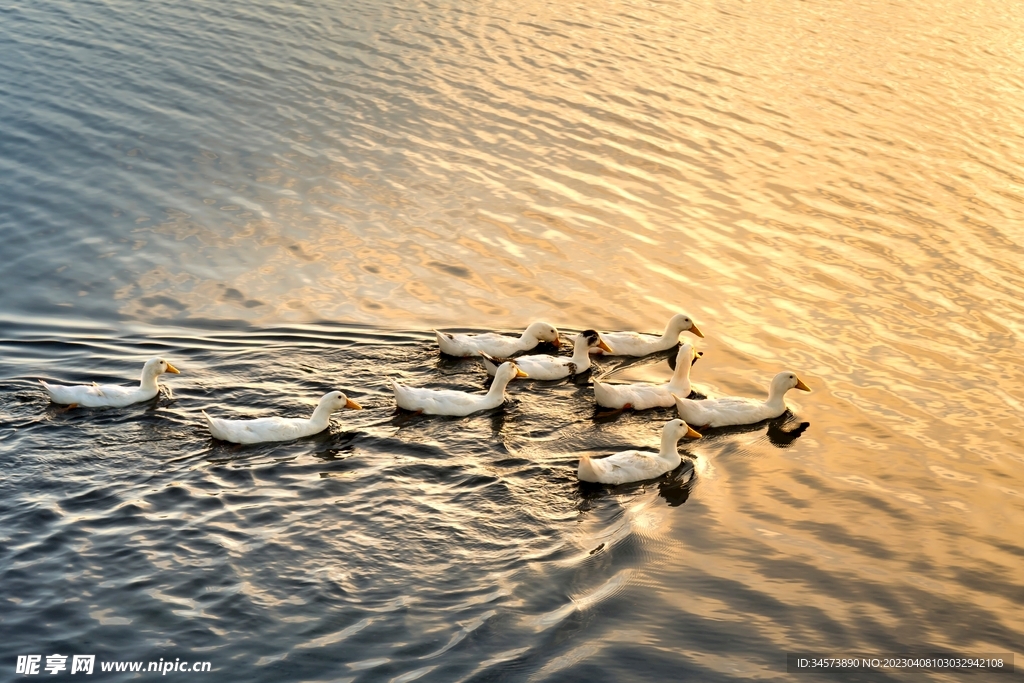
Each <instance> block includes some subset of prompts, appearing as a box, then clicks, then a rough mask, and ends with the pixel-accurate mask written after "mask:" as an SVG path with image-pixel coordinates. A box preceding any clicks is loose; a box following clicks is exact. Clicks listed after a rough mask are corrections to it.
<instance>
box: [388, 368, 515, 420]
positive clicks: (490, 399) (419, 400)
mask: <svg viewBox="0 0 1024 683" xmlns="http://www.w3.org/2000/svg"><path fill="white" fill-rule="evenodd" d="M517 376H518V377H526V373H524V372H522V371H521V370H520V369H519V368H518V367H516V365H515V363H512V362H511V361H506V362H505V363H502V364H501V367H499V368H498V372H497V373H496V374H495V376H494V381H493V382H492V383H491V388H490V389H489V390H488V391H487V393H484V394H470V393H468V392H465V391H456V390H454V389H420V388H417V387H407V386H404V385H402V384H399V383H398V382H396V381H394V380H391V386H392V388H393V389H394V391H395V402H396V403H397V404H398V407H399V408H403V409H405V410H412V411H415V412H421V413H426V414H427V415H454V416H457V417H462V416H465V415H469V414H471V413H476V412H479V411H481V410H490V409H492V408H497V407H498V406H500V405H501V404H502V403H504V402H505V387H507V386H508V383H509V382H511V381H512V379H513V378H514V377H517Z"/></svg>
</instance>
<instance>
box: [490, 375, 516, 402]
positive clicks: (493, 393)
mask: <svg viewBox="0 0 1024 683" xmlns="http://www.w3.org/2000/svg"><path fill="white" fill-rule="evenodd" d="M511 381H512V378H511V377H508V378H506V379H503V380H502V379H498V378H497V377H495V378H494V381H493V382H491V388H490V389H488V390H487V397H488V398H490V399H496V398H500V399H501V400H503V401H504V400H505V387H507V386H508V383H509V382H511Z"/></svg>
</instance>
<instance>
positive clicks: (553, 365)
mask: <svg viewBox="0 0 1024 683" xmlns="http://www.w3.org/2000/svg"><path fill="white" fill-rule="evenodd" d="M591 346H597V347H600V348H603V349H605V350H608V351H610V350H611V349H610V348H609V346H608V345H607V344H605V343H604V340H602V339H601V335H599V334H598V333H597V332H596V331H595V330H586V331H584V332H580V333H579V334H578V335H576V340H575V341H574V342H573V347H572V358H566V357H565V356H552V355H548V354H538V355H535V356H519V357H518V358H516V359H515V362H516V365H517V366H519V369H520V370H522V371H523V372H525V373H526V374H527V375H529V376H530V379H540V380H554V379H563V378H565V377H569V376H571V375H578V374H579V373H581V372H586V371H587V370H589V369H590V365H591V363H590V347H591ZM480 356H481V358H482V359H483V361H484V367H485V368H487V374H488V375H491V376H492V377H493V376H494V373H495V372H497V371H498V367H500V366H501V364H502V363H503V362H505V361H506V360H508V359H507V358H492V357H491V356H490V355H488V354H486V353H482V354H480Z"/></svg>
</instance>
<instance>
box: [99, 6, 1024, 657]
mask: <svg viewBox="0 0 1024 683" xmlns="http://www.w3.org/2000/svg"><path fill="white" fill-rule="evenodd" d="M456 9H457V11H456ZM1021 19H1022V16H1021V9H1020V7H1019V6H1017V5H1010V4H1001V3H996V4H990V5H985V6H979V5H977V4H976V3H968V2H941V3H938V4H936V3H924V2H914V3H893V2H882V3H877V2H876V3H868V2H855V3H845V4H825V3H801V4H800V5H799V6H794V5H792V4H791V3H782V2H767V3H751V2H740V1H736V2H725V3H693V4H685V5H666V4H648V5H636V4H632V3H625V2H611V1H609V2H601V3H588V4H585V5H584V4H576V5H566V4H564V3H562V4H558V5H548V4H542V3H522V2H518V3H503V2H498V3H490V4H487V5H483V6H473V7H459V8H456V7H454V6H447V7H445V8H438V9H437V11H436V12H425V13H423V14H422V15H420V16H419V17H418V18H417V19H416V21H414V22H412V23H411V24H401V23H396V24H394V25H388V26H382V27H379V28H380V30H379V32H377V33H374V34H373V38H372V39H368V40H369V42H365V40H367V39H366V38H365V36H364V37H363V38H364V42H363V43H361V44H360V46H359V47H352V48H343V47H341V42H339V41H337V40H336V38H337V36H336V35H335V36H331V38H332V40H331V41H328V40H327V35H326V34H325V35H323V36H320V38H321V40H322V41H323V44H317V45H316V46H315V49H316V51H317V53H318V55H319V61H318V62H317V66H316V68H315V69H313V68H312V67H310V71H309V75H310V78H309V80H308V82H306V83H305V84H304V87H303V88H302V89H300V90H296V91H294V92H289V93H288V94H289V95H290V96H292V98H293V99H292V101H291V102H290V107H291V110H290V111H291V117H292V128H291V129H289V130H284V131H277V132H276V137H273V138H272V139H271V140H270V142H268V145H267V146H266V147H265V148H264V149H263V150H262V151H261V152H260V153H258V154H255V155H253V156H251V157H247V158H244V159H243V158H240V157H239V156H238V155H235V154H232V151H231V150H230V149H217V148H215V147H211V149H209V150H208V154H206V155H202V156H198V157H197V158H196V166H195V168H194V169H192V173H193V174H194V178H193V180H192V181H191V182H190V184H189V186H188V188H187V192H186V193H185V194H186V195H187V196H186V197H185V198H184V199H183V200H182V201H181V204H182V206H180V207H176V208H175V211H174V213H173V215H168V216H167V217H166V218H165V219H164V220H162V221H159V222H156V221H154V223H156V224H155V225H153V226H152V227H146V226H141V227H139V228H137V229H136V231H135V234H134V235H133V237H134V238H136V239H137V240H139V243H140V244H143V245H146V248H147V249H151V250H153V251H156V252H157V253H161V252H165V253H168V254H173V256H167V257H164V258H162V259H159V258H158V259H155V263H154V265H153V267H152V269H150V270H149V271H148V272H145V273H142V274H141V275H140V276H139V277H138V278H137V280H135V281H133V282H131V283H126V284H125V285H124V286H123V287H121V289H120V290H119V291H118V297H119V300H120V304H121V310H122V313H123V314H124V315H125V316H127V317H129V318H132V319H136V320H142V321H159V320H174V321H178V322H181V321H188V320H190V319H194V320H219V319H238V320H244V321H248V322H251V323H254V324H258V325H265V326H273V325H278V324H284V323H295V322H315V321H337V322H345V323H361V324H366V325H370V326H376V327H380V328H386V329H395V328H407V329H428V328H431V327H469V328H480V329H493V328H500V329H509V330H512V329H521V328H522V327H523V326H525V325H526V324H527V323H528V322H529V321H531V320H534V319H544V320H550V321H552V322H554V323H556V324H558V325H559V326H561V327H565V328H577V329H578V328H586V327H596V328H599V329H623V328H626V329H642V330H657V329H661V328H662V327H663V325H664V322H665V321H666V320H667V319H668V318H669V317H670V316H671V315H672V314H674V313H676V312H679V311H685V312H687V313H688V314H690V315H691V316H693V317H694V318H695V319H696V320H697V321H698V322H699V324H700V327H701V329H702V330H703V331H704V332H705V334H706V335H707V339H705V340H703V341H701V342H700V344H699V346H700V347H701V348H702V350H704V351H705V354H706V355H705V357H704V359H703V360H702V361H700V362H699V363H698V364H697V366H695V368H694V373H693V378H694V381H695V382H697V383H698V384H703V385H706V386H708V387H710V388H711V389H712V390H714V391H717V392H723V393H724V392H735V393H742V394H757V393H759V392H761V391H763V390H764V387H765V386H766V384H767V380H768V379H769V378H770V377H771V376H772V374H774V373H775V372H776V371H778V370H779V369H781V368H792V369H795V370H799V371H800V374H801V376H802V377H804V379H805V380H806V381H807V382H808V383H809V384H810V385H811V386H812V387H813V389H814V393H812V394H810V395H808V396H800V397H793V405H794V407H795V408H796V410H797V412H798V413H799V416H800V418H801V419H806V420H808V421H809V422H810V423H811V428H810V430H809V431H808V432H807V435H806V436H805V437H803V438H802V439H800V440H798V441H796V442H795V443H794V445H793V446H792V448H791V449H789V450H787V451H779V450H777V449H774V448H771V447H768V446H765V444H764V442H763V441H757V440H754V441H752V442H751V443H747V444H745V445H744V446H743V448H744V449H745V453H746V455H745V456H744V457H742V458H741V459H740V458H732V459H729V458H725V462H719V463H718V465H717V472H718V476H717V478H714V479H712V480H709V481H708V480H705V481H701V482H700V483H699V484H698V486H697V488H696V489H695V493H694V500H695V501H696V503H694V505H695V506H699V509H702V510H703V511H704V512H705V513H706V514H708V515H711V516H712V517H714V518H715V519H717V520H719V521H720V522H721V523H722V524H723V525H728V526H729V527H731V528H733V529H736V530H737V531H736V533H737V534H738V535H739V536H741V537H743V538H745V539H746V540H747V542H748V543H749V544H750V545H751V546H753V547H759V548H763V549H764V552H765V553H766V554H768V555H782V554H793V553H797V554H798V555H799V557H800V558H801V560H802V561H804V562H807V563H809V564H811V565H813V566H816V567H818V568H820V569H821V571H828V570H829V569H830V568H834V567H835V566H836V565H837V564H842V565H843V572H844V575H845V576H846V578H847V579H848V580H849V581H850V582H851V585H853V586H854V587H857V586H866V585H867V583H868V582H869V581H870V580H871V577H873V576H877V575H878V574H879V573H882V574H885V575H886V576H887V577H888V578H887V579H886V580H887V581H888V582H890V584H891V585H892V586H893V587H894V588H893V590H894V591H895V590H896V589H897V587H899V586H903V587H908V589H909V587H914V586H916V587H922V586H923V587H924V588H920V590H921V591H924V592H923V593H922V595H924V594H928V595H935V594H942V593H944V594H954V593H955V594H958V595H960V596H961V597H962V599H965V600H970V601H972V602H974V603H976V604H977V605H978V606H979V607H978V609H979V610H981V611H982V612H983V613H984V614H985V615H988V616H989V617H991V618H992V619H994V620H996V621H999V622H1000V623H1002V624H1003V625H1004V626H1005V627H1006V628H1009V629H1013V630H1015V631H1016V632H1017V633H1020V632H1022V631H1024V622H1022V621H1021V617H1020V616H1019V611H1018V610H1016V609H1015V607H1016V605H1015V604H1014V601H1013V599H1012V596H1013V594H1011V593H1008V592H1002V593H1000V592H999V591H998V590H995V589H993V590H991V591H990V590H986V589H984V588H983V587H979V586H977V585H972V586H965V585H964V577H965V576H968V575H970V574H971V572H977V571H981V570H982V569H984V570H985V571H987V572H990V573H992V574H995V575H998V576H1000V577H1002V579H1003V580H1004V581H1005V582H1006V584H1007V585H1018V586H1019V585H1020V584H1021V583H1022V582H1024V570H1022V569H1021V565H1020V563H1019V562H1016V561H1012V560H1013V557H1016V556H1014V555H1011V554H1009V553H1007V552H1005V551H1000V550H995V549H994V548H1000V547H1002V548H1015V549H1016V550H1015V551H1014V552H1016V553H1017V554H1018V555H1019V548H1020V541H1019V535H1020V534H1019V524H1018V523H1017V520H1019V518H1020V514H1021V512H1024V483H1022V468H1024V456H1022V453H1024V448H1022V447H1024V440H1022V438H1021V430H1020V425H1021V406H1022V404H1024V371H1022V370H1021V364H1020V358H1021V356H1022V353H1021V350H1022V349H1021V344H1020V339H1021V334H1022V332H1024V316H1022V314H1024V305H1022V303H1021V302H1022V301H1024V296H1022V295H1024V272H1022V270H1021V268H1020V265H1019V264H1020V263H1022V262H1024V233H1022V232H1021V230H1020V229H1019V226H1020V225H1021V219H1022V218H1024V211H1022V208H1024V207H1022V198H1024V188H1022V185H1024V182H1022V178H1021V176H1020V175H1019V171H1018V169H1019V168H1020V166H1021V162H1022V160H1024V147H1022V142H1021V141H1022V140H1024V136H1022V131H1024V109H1022V106H1021V104H1022V102H1021V99H1020V97H1019V94H1018V93H1019V92H1021V85H1022V84H1021V78H1020V58H1021V51H1020V41H1019V38H1018V35H1019V27H1020V26H1021V25H1022V24H1021ZM336 30H338V31H341V32H342V33H344V29H340V28H339V29H336ZM428 35H430V36H433V38H430V39H428V38H427V37H426V36H428ZM346 50H354V51H356V53H357V54H358V56H359V57H361V58H364V59H363V60H362V61H359V62H358V64H357V65H354V64H353V63H352V61H351V60H347V59H345V58H346V57H347V56H348V55H349V53H348V52H346ZM314 72H315V73H316V77H315V78H313V77H312V74H313V73H314ZM268 96H270V97H274V96H279V93H272V94H271V95H268ZM271 104H272V103H271ZM200 178H201V179H203V180H205V181H208V182H209V183H211V185H210V186H205V185H204V184H203V183H200V182H198V179H200ZM232 197H233V198H234V199H231V198H232ZM206 201H210V202H211V203H210V204H206V203H204V202H206ZM168 247H171V248H168ZM651 372H652V373H653V374H654V375H657V372H659V371H658V370H655V369H651ZM660 372H662V373H663V374H664V375H667V373H668V370H667V368H663V369H661V370H660ZM809 511H810V512H809ZM669 512H670V510H668V509H665V510H663V511H661V512H659V513H658V514H664V515H666V517H665V518H664V519H663V520H662V523H664V524H667V525H669V526H671V524H672V522H671V518H670V517H668V516H667V515H669ZM837 547H846V548H848V549H850V552H848V553H844V554H842V555H837V554H835V552H836V551H835V548H837ZM747 551H749V548H748V549H747ZM747 551H744V553H745V552H747ZM657 552H660V551H657ZM908 554H909V555H911V556H913V557H914V558H915V559H913V560H912V561H909V560H908V559H907V557H908ZM728 557H729V556H728V553H726V555H725V557H724V558H723V557H719V558H718V560H720V561H723V562H725V564H723V565H722V566H721V567H720V568H719V569H710V570H709V569H707V568H705V571H709V572H711V573H715V572H719V573H721V574H722V575H726V574H728V575H730V576H731V577H732V580H735V581H739V582H742V583H744V584H745V585H747V586H749V587H751V588H752V589H755V590H758V591H767V592H772V593H778V592H779V591H777V590H776V588H775V585H776V584H775V583H774V582H777V581H778V582H783V583H785V582H784V580H783V578H781V577H778V576H773V575H772V572H773V571H776V570H774V569H769V570H766V568H765V567H763V566H755V567H749V568H748V569H746V570H742V571H738V570H737V564H736V563H733V562H728V561H726V559H727V558H728ZM663 559H664V558H663ZM706 559H707V558H706V557H702V558H700V559H699V560H698V559H696V558H695V559H693V560H691V561H692V562H695V563H696V562H704V561H705V560H706ZM1017 559H1019V557H1017ZM667 562H668V560H667V559H664V562H658V563H654V565H653V566H654V567H656V570H655V573H657V572H660V571H663V570H664V568H665V566H666V564H665V563H667ZM665 580H666V581H667V579H665ZM779 585H782V584H779ZM785 585H786V586H787V587H788V590H789V591H790V592H788V593H787V597H786V598H785V600H786V602H787V604H788V605H796V604H797V603H813V604H814V605H815V606H817V607H819V608H820V609H821V610H822V611H823V612H826V613H839V612H840V611H841V610H840V609H839V606H838V605H837V604H835V602H834V601H833V600H832V599H831V598H829V597H827V596H824V595H822V594H817V595H814V594H811V593H809V592H807V591H805V590H802V589H801V588H800V587H799V586H794V585H793V584H792V583H785ZM915 590H916V589H915ZM668 595H671V593H666V596H668ZM687 600H688V602H686V603H685V604H683V603H680V605H679V607H680V609H687V610H691V611H694V612H695V613H699V614H702V615H704V616H706V617H707V618H720V617H721V616H722V615H721V612H720V611H719V610H720V606H718V605H716V604H713V602H707V601H701V600H700V599H697V600H693V594H692V592H691V593H687ZM865 600H866V601H867V598H865ZM907 600H909V598H907ZM874 604H875V607H873V608H871V609H870V610H868V612H865V613H864V614H861V615H851V614H846V615H845V616H841V617H837V618H838V619H840V620H842V619H844V618H848V619H851V620H853V619H855V618H870V619H875V620H877V621H878V622H879V623H883V624H888V625H892V626H894V627H895V626H898V625H899V624H900V623H901V622H900V620H901V619H905V618H906V614H907V613H909V612H911V611H913V609H927V607H923V606H918V607H916V608H915V607H913V606H911V605H910V604H909V603H907V602H902V601H897V605H896V607H894V608H893V609H892V611H888V612H887V611H886V610H885V609H884V608H883V607H880V606H878V605H880V604H881V603H877V602H876V603H874ZM901 610H902V611H901ZM765 629H766V631H771V629H770V628H768V627H767V626H766V627H765ZM949 633H950V632H949V631H945V632H937V633H935V634H932V636H933V641H932V642H934V644H935V645H943V646H953V645H957V643H953V642H939V641H941V640H942V639H943V638H948V637H949ZM985 634H986V632H985V631H984V630H981V631H978V632H975V633H972V634H965V638H968V640H969V642H971V644H972V647H973V646H975V645H976V646H977V647H978V648H980V647H981V646H982V645H993V646H996V645H999V644H1000V643H999V641H998V639H989V640H986V638H987V636H986V635H985ZM773 637H776V638H777V639H778V641H779V647H780V649H784V647H785V645H786V643H785V637H784V636H783V635H781V634H779V633H775V635H774V636H773ZM807 645H810V644H807ZM997 649H998V648H997Z"/></svg>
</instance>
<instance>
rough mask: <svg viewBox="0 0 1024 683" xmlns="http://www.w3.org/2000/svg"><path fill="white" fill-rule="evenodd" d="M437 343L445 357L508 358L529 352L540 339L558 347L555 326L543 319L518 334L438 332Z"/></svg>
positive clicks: (558, 342)
mask: <svg viewBox="0 0 1024 683" xmlns="http://www.w3.org/2000/svg"><path fill="white" fill-rule="evenodd" d="M434 334H435V335H436V336H437V345H438V346H439V347H441V353H446V354H448V355H449V356H459V357H464V358H466V357H471V356H479V355H480V353H486V354H487V355H488V356H494V357H495V358H508V357H509V356H514V355H515V354H517V353H522V352H523V351H529V350H530V349H532V348H533V347H535V346H537V344H539V343H541V342H542V341H547V342H551V343H552V344H554V345H555V346H560V344H561V342H560V341H559V339H558V329H557V328H555V326H554V325H550V324H548V323H544V322H535V323H533V324H531V325H530V326H529V327H527V328H526V331H525V332H523V334H522V335H521V336H519V337H508V336H506V335H503V334H497V333H495V332H487V333H485V334H453V333H450V332H438V331H437V330H434Z"/></svg>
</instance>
